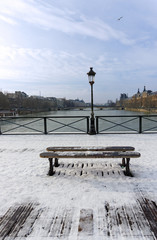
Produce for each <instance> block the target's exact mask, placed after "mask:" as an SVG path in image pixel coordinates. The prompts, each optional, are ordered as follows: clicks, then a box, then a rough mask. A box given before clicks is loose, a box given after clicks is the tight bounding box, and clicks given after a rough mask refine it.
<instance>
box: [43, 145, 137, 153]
mask: <svg viewBox="0 0 157 240" xmlns="http://www.w3.org/2000/svg"><path fill="white" fill-rule="evenodd" d="M46 150H47V151H53V152H57V151H59V152H64V151H117V152H118V151H122V152H123V151H134V150H135V148H134V147H131V146H108V147H95V146H91V147H48V148H47V149H46Z"/></svg>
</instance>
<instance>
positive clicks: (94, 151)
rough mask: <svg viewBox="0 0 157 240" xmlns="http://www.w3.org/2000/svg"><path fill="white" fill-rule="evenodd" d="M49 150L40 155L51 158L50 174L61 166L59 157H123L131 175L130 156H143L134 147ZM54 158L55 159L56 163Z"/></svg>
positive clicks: (127, 172)
mask: <svg viewBox="0 0 157 240" xmlns="http://www.w3.org/2000/svg"><path fill="white" fill-rule="evenodd" d="M47 150H48V151H49V152H43V153H41V154H40V157H41V158H48V159H49V173H48V174H49V175H50V176H52V175H54V173H55V172H54V170H53V167H54V166H55V167H58V166H59V164H58V159H59V158H90V159H91V158H122V166H124V167H126V175H127V176H130V175H131V174H130V166H129V162H130V158H139V157H140V156H141V155H140V153H139V152H133V151H134V148H133V147H105V148H104V147H93V148H91V147H82V148H81V147H49V148H47ZM131 151H132V152H131ZM53 159H55V163H54V165H53ZM125 159H126V163H125Z"/></svg>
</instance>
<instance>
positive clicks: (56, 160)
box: [54, 158, 59, 167]
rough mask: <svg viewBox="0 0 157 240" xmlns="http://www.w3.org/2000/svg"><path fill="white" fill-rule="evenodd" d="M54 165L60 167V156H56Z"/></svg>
mask: <svg viewBox="0 0 157 240" xmlns="http://www.w3.org/2000/svg"><path fill="white" fill-rule="evenodd" d="M54 166H55V167H59V163H58V158H55V163H54Z"/></svg>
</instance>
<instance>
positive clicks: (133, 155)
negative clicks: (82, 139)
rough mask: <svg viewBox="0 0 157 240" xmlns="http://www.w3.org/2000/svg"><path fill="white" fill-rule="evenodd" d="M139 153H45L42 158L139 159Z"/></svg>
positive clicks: (41, 155)
mask: <svg viewBox="0 0 157 240" xmlns="http://www.w3.org/2000/svg"><path fill="white" fill-rule="evenodd" d="M140 156H141V154H140V153H139V152H57V153H56V152H43V153H41V154H40V157H41V158H138V157H140Z"/></svg>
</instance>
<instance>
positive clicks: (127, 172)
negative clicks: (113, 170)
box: [126, 158, 130, 176]
mask: <svg viewBox="0 0 157 240" xmlns="http://www.w3.org/2000/svg"><path fill="white" fill-rule="evenodd" d="M129 162H130V158H127V159H126V175H127V176H130V167H129Z"/></svg>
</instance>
